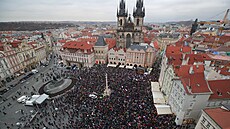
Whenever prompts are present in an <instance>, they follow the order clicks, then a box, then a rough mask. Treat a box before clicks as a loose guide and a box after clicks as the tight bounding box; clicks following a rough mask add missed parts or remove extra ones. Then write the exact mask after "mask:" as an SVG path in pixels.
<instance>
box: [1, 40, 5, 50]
mask: <svg viewBox="0 0 230 129" xmlns="http://www.w3.org/2000/svg"><path fill="white" fill-rule="evenodd" d="M0 51H4V47H3V43H2V42H1V41H0Z"/></svg>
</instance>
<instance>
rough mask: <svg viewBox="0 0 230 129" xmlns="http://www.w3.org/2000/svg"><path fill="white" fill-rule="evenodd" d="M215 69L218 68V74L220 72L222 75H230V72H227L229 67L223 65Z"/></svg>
mask: <svg viewBox="0 0 230 129" xmlns="http://www.w3.org/2000/svg"><path fill="white" fill-rule="evenodd" d="M217 70H218V71H219V70H220V74H222V75H225V76H230V72H229V70H230V67H227V66H225V67H223V68H217Z"/></svg>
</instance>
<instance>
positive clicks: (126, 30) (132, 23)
mask: <svg viewBox="0 0 230 129" xmlns="http://www.w3.org/2000/svg"><path fill="white" fill-rule="evenodd" d="M144 17H145V8H144V7H143V0H137V3H136V7H134V9H133V20H132V18H131V15H130V14H129V15H128V11H127V10H126V7H125V1H124V0H121V1H120V5H119V9H118V10H117V35H116V37H117V43H116V47H117V48H128V47H130V46H131V45H133V44H139V43H142V42H143V39H144V36H143V35H144V34H143V32H142V28H143V25H144Z"/></svg>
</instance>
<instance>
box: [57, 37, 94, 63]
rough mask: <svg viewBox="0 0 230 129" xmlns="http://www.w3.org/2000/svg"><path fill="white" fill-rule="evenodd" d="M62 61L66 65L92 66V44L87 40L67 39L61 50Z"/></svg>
mask: <svg viewBox="0 0 230 129" xmlns="http://www.w3.org/2000/svg"><path fill="white" fill-rule="evenodd" d="M61 57H62V59H63V63H64V64H65V65H67V66H73V65H76V66H77V67H92V66H93V65H94V63H95V56H94V51H93V45H92V44H88V43H87V42H79V41H69V42H67V43H65V45H63V49H62V50H61Z"/></svg>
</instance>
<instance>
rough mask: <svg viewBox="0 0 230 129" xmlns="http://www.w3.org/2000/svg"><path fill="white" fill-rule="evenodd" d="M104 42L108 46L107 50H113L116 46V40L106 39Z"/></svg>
mask: <svg viewBox="0 0 230 129" xmlns="http://www.w3.org/2000/svg"><path fill="white" fill-rule="evenodd" d="M105 42H106V43H107V44H109V49H111V48H113V47H115V46H116V39H113V38H106V39H105Z"/></svg>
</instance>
